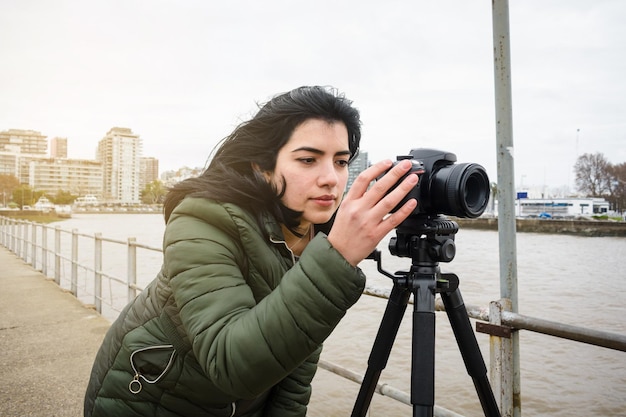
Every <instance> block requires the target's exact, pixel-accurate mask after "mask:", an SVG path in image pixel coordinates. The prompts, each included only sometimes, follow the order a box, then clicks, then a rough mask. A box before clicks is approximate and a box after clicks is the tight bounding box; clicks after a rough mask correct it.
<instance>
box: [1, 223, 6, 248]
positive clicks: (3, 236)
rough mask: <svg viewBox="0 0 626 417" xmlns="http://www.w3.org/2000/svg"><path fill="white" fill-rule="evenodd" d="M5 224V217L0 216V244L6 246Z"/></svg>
mask: <svg viewBox="0 0 626 417" xmlns="http://www.w3.org/2000/svg"><path fill="white" fill-rule="evenodd" d="M6 224H7V219H6V218H4V217H2V218H0V225H1V226H2V227H1V228H0V243H1V244H2V246H6V240H5V239H6Z"/></svg>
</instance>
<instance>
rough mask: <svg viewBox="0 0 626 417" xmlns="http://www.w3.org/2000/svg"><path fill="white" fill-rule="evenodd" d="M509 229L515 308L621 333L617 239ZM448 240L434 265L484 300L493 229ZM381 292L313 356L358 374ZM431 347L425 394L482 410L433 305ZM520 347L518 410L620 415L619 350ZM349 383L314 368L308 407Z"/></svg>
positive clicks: (402, 350)
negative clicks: (430, 383)
mask: <svg viewBox="0 0 626 417" xmlns="http://www.w3.org/2000/svg"><path fill="white" fill-rule="evenodd" d="M58 225H59V226H60V227H61V228H62V229H63V230H71V229H77V230H78V231H79V232H81V233H83V234H93V233H102V235H103V236H104V237H107V238H112V239H120V240H126V239H127V238H129V237H135V238H136V239H137V241H138V242H140V243H143V244H146V245H148V246H153V247H160V246H161V239H162V234H163V230H164V223H163V219H162V216H161V215H158V214H78V213H77V214H74V216H73V218H72V219H68V220H65V221H63V222H59V223H58ZM392 235H393V234H392ZM392 235H390V236H392ZM516 240H517V266H518V272H517V275H518V292H519V312H520V313H521V314H524V315H527V316H532V317H538V318H543V319H548V320H552V321H558V322H562V323H566V324H572V325H577V326H583V327H588V328H593V329H598V330H605V331H610V332H614V333H620V334H624V333H626V306H625V305H624V301H625V299H624V298H625V295H626V239H624V238H612V237H602V238H598V237H579V236H571V235H548V234H535V233H518V234H517V238H516ZM455 241H456V249H457V253H456V256H455V258H454V260H453V261H452V262H450V263H441V264H440V267H441V270H442V272H454V273H456V274H457V275H458V276H459V278H460V289H461V292H462V294H463V299H464V300H465V303H466V304H472V305H478V306H485V307H486V306H487V305H488V304H489V302H490V301H492V300H497V299H499V298H500V290H499V264H498V234H497V232H493V231H480V230H469V229H461V230H460V231H459V232H458V233H457V235H456V239H455ZM387 243H388V240H385V241H383V242H381V245H380V246H379V249H380V250H381V251H382V253H383V267H384V269H386V270H388V271H390V272H395V271H398V270H406V269H408V267H409V266H410V263H411V261H410V259H407V258H398V257H394V256H391V255H390V254H389V251H388V249H387ZM82 245H83V244H82V243H81V249H82ZM85 245H88V243H85ZM109 246H111V248H110V249H107V248H108V247H109ZM116 246H117V247H122V249H123V250H125V248H123V245H113V244H108V245H107V246H105V248H104V251H105V259H104V264H105V265H107V267H111V268H113V269H114V268H115V267H117V268H122V270H124V269H123V268H125V253H124V252H121V253H120V252H119V250H120V249H119V248H117V249H114V247H116ZM114 251H117V252H115V253H113V252H114ZM107 252H110V253H111V254H109V253H107ZM160 258H161V254H160V253H158V252H149V254H148V255H145V256H144V257H143V258H140V259H139V265H140V266H139V269H140V270H141V274H139V275H140V277H139V285H141V286H143V285H145V284H147V282H149V281H150V280H151V279H152V278H153V277H154V274H155V273H156V271H158V268H159V266H160ZM116 264H117V265H116ZM360 266H361V268H362V269H363V270H364V271H365V273H366V275H367V276H368V285H372V286H375V287H383V288H391V286H392V281H391V280H390V279H389V278H386V277H384V276H382V275H381V274H379V273H378V272H377V270H376V266H375V264H374V262H373V261H369V260H366V261H364V262H363V263H362V264H361V265H360ZM87 279H88V278H87ZM86 285H87V284H86ZM386 304H387V302H386V300H384V299H378V298H374V297H369V296H363V297H361V299H360V300H359V302H358V303H357V304H356V305H355V306H354V307H353V308H352V309H351V310H350V311H349V312H348V313H347V315H346V317H345V318H344V320H343V321H342V322H341V323H340V324H339V326H338V327H337V329H336V331H335V332H334V333H333V334H332V335H331V337H330V338H329V339H328V340H327V341H326V343H325V349H324V354H323V358H324V359H325V360H327V361H330V362H333V363H337V364H339V365H341V366H343V367H346V368H349V369H351V370H353V371H355V372H358V373H360V374H363V373H364V372H365V370H366V368H367V359H368V356H369V354H370V350H371V347H372V343H373V340H374V337H375V335H376V332H377V330H378V327H379V325H380V321H381V319H382V315H383V311H384V309H385V307H386ZM122 305H123V303H122ZM109 314H111V313H109ZM411 314H412V306H408V308H407V312H406V315H405V318H404V319H403V321H402V324H401V327H400V331H399V332H398V336H397V338H396V340H395V342H394V347H393V350H392V352H391V354H390V356H389V362H388V364H387V367H386V368H385V370H384V371H383V373H382V375H381V378H380V381H379V382H380V383H387V384H390V385H392V386H394V387H396V388H399V389H401V390H403V391H405V392H410V387H411V385H410V384H411V383H410V377H411V343H412V342H411V340H412V332H413V329H412V327H411V323H412V321H411ZM472 324H473V325H474V322H473V320H472ZM418 331H419V330H418ZM477 339H478V341H479V345H480V348H481V351H482V354H483V357H484V358H485V362H486V363H487V364H488V362H489V343H488V339H489V338H488V336H487V335H485V334H481V333H477ZM435 349H436V365H435V368H436V374H435V375H436V376H435V390H436V404H437V405H439V406H442V407H445V408H448V409H451V410H453V411H455V412H457V413H460V414H463V415H465V416H482V415H483V414H482V410H481V408H480V404H479V402H478V397H477V395H476V391H475V390H474V387H473V383H472V380H471V378H470V377H469V376H468V375H467V374H466V371H465V367H464V365H463V362H462V359H461V355H460V352H459V348H458V346H457V344H456V342H455V339H454V335H453V333H452V330H451V329H450V326H449V324H448V319H447V316H446V315H445V313H437V328H436V339H435ZM520 359H521V392H522V415H524V416H626V355H625V353H624V352H619V351H614V350H610V349H604V348H600V347H596V346H590V345H585V344H581V343H576V342H571V341H567V340H561V339H558V338H554V337H550V336H545V335H540V334H534V333H531V332H527V331H522V333H521V335H520ZM358 389H359V385H357V384H355V383H353V382H350V381H347V380H344V379H342V378H340V377H337V376H335V375H334V374H331V373H330V372H327V371H325V370H323V369H320V370H319V371H318V373H317V375H316V377H315V380H314V393H313V397H312V400H311V404H310V407H309V415H310V416H319V417H322V416H324V417H328V416H347V415H350V413H351V410H352V407H353V405H354V400H355V398H356V396H357V393H358ZM369 410H370V415H371V416H402V415H411V413H412V410H411V407H410V406H406V405H403V404H399V403H397V402H395V401H393V400H390V399H388V398H382V397H380V396H375V398H374V400H373V401H372V404H371V406H370V408H369Z"/></svg>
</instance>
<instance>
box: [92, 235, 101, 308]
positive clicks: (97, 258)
mask: <svg viewBox="0 0 626 417" xmlns="http://www.w3.org/2000/svg"><path fill="white" fill-rule="evenodd" d="M93 260H94V262H93V264H94V265H93V269H94V282H93V285H94V287H93V293H94V296H93V304H94V306H95V307H96V311H97V312H98V313H102V233H96V234H94V255H93Z"/></svg>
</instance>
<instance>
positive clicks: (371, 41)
mask: <svg viewBox="0 0 626 417" xmlns="http://www.w3.org/2000/svg"><path fill="white" fill-rule="evenodd" d="M0 5H1V6H2V8H1V10H2V11H1V13H0V59H1V65H0V130H7V129H32V130H37V131H40V132H41V133H42V134H43V135H46V136H48V137H49V138H52V137H55V136H61V137H67V138H68V148H69V149H68V156H69V157H70V158H88V159H94V158H95V150H96V146H97V143H98V141H99V140H100V139H101V138H102V137H103V136H104V135H105V134H106V133H107V132H108V130H109V129H110V128H111V127H113V126H121V127H129V128H131V129H132V130H133V132H135V133H137V134H139V135H140V136H141V137H142V138H143V143H144V152H143V154H144V156H153V157H156V158H158V159H159V160H160V170H161V171H164V170H170V169H177V168H179V167H181V166H185V165H186V166H190V167H195V166H204V164H205V161H206V158H207V156H208V155H209V153H210V152H211V150H212V149H213V147H214V146H215V144H216V143H217V142H218V141H219V140H220V139H222V138H223V137H224V136H226V135H227V134H228V133H230V131H231V130H232V129H233V127H234V126H235V125H237V124H238V123H239V122H241V121H243V120H246V119H248V118H249V117H250V116H251V115H252V114H253V113H254V112H255V111H256V109H257V107H256V106H257V103H262V102H264V101H266V100H267V99H269V98H270V97H271V96H273V95H274V94H276V93H280V92H284V91H287V90H290V89H292V88H294V87H297V86H301V85H313V84H317V85H332V86H334V87H336V88H338V89H339V90H340V91H342V92H344V93H345V94H346V96H347V97H348V98H350V99H352V100H353V101H354V104H355V106H356V107H358V108H359V110H360V111H361V115H362V119H363V139H362V143H361V149H362V150H364V151H367V152H368V153H369V157H370V160H372V161H377V160H380V159H384V158H391V159H395V157H396V155H398V154H404V153H406V152H408V151H409V150H410V149H412V148H418V147H433V148H438V149H443V150H446V151H450V152H453V153H456V155H457V157H458V161H459V162H477V163H480V164H482V165H484V166H485V167H486V168H487V171H488V172H489V175H490V178H491V180H492V181H495V180H496V134H495V115H494V114H495V112H494V70H493V38H492V33H493V31H492V10H491V1H488V0H482V1H478V0H438V1H408V0H405V1H394V0H387V1H384V2H382V1H372V0H332V1H329V0H316V1H308V2H307V1H292V0H265V1H259V0H222V1H206V0H193V1H192V0H176V1H174V0H172V1H166V0H149V1H148V0H145V1H139V0H106V1H89V0H56V1H45V0H41V1H37V0H0ZM625 19H626V2H625V1H623V0H585V1H582V0H554V1H550V0H511V1H510V25H511V49H512V58H511V59H512V88H513V141H514V156H515V180H516V182H517V183H518V185H523V186H532V185H535V186H542V185H546V186H549V187H559V186H564V185H571V186H573V181H574V174H573V170H572V167H573V165H574V162H575V160H576V157H577V156H578V155H581V154H583V153H598V152H600V153H603V154H604V155H605V157H606V158H607V159H608V160H609V161H610V162H612V163H621V162H626V146H625V145H626V25H625V24H624V21H626V20H625Z"/></svg>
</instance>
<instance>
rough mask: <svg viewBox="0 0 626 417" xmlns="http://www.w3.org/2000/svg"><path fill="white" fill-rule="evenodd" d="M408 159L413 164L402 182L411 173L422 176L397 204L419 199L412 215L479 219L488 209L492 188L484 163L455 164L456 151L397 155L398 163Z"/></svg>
mask: <svg viewBox="0 0 626 417" xmlns="http://www.w3.org/2000/svg"><path fill="white" fill-rule="evenodd" d="M405 159H409V160H410V161H411V163H412V164H413V166H412V167H411V170H410V171H409V172H408V173H407V174H406V175H405V176H403V177H402V178H401V179H400V181H398V183H400V182H401V181H402V180H403V179H404V178H406V176H407V175H409V174H411V173H416V174H417V175H418V176H419V182H418V184H417V185H416V186H415V188H414V189H413V190H411V191H410V192H409V194H407V196H406V197H405V198H404V199H403V200H402V201H401V202H400V203H399V204H398V206H397V207H400V206H401V205H402V204H404V203H405V202H406V201H408V200H409V199H411V198H415V199H416V200H417V207H416V208H415V210H414V211H413V213H412V214H411V216H414V215H420V214H426V215H435V214H445V215H450V216H456V217H463V218H475V217H478V216H480V215H481V214H483V212H484V211H485V209H486V208H487V204H488V203H489V194H490V191H491V187H490V185H489V177H488V176H487V171H485V168H483V167H482V166H481V165H479V164H474V163H461V164H455V162H456V155H455V154H453V153H450V152H444V151H440V150H436V149H424V148H420V149H412V150H411V151H410V152H409V155H401V156H398V157H397V161H398V162H399V161H402V160H405ZM398 162H395V163H394V166H395V165H396V164H397V163H398Z"/></svg>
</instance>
